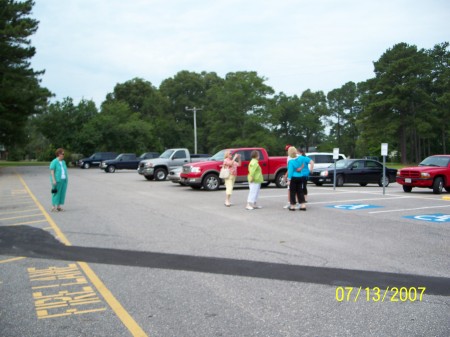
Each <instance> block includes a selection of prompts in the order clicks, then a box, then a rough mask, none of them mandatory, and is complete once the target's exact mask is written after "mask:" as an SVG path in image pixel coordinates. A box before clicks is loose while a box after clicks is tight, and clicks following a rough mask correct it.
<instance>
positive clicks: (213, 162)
mask: <svg viewBox="0 0 450 337" xmlns="http://www.w3.org/2000/svg"><path fill="white" fill-rule="evenodd" d="M229 150H230V151H231V153H232V154H235V153H236V152H237V153H238V154H240V156H241V162H242V165H241V166H240V167H238V169H237V177H236V182H246V181H247V174H248V164H249V162H250V160H251V153H252V151H253V150H257V151H259V165H260V166H261V169H262V174H263V176H264V181H265V185H268V184H270V183H271V182H274V183H275V184H276V185H277V187H286V182H285V181H284V179H283V176H284V174H285V173H286V169H287V168H286V165H287V164H286V162H287V157H269V155H268V154H267V151H266V150H265V149H263V148H260V147H259V148H258V147H245V148H242V147H241V148H234V149H229ZM225 151H226V149H224V150H221V151H219V152H217V153H216V154H215V155H214V156H212V157H211V158H209V160H208V161H203V162H197V163H190V164H185V165H183V171H182V172H181V174H180V179H181V180H180V183H181V184H182V185H188V186H191V187H192V188H193V189H201V188H202V187H203V188H204V189H205V190H207V191H214V190H218V189H219V187H220V185H221V184H223V180H222V179H220V178H219V172H220V168H221V167H222V164H223V159H224V155H225Z"/></svg>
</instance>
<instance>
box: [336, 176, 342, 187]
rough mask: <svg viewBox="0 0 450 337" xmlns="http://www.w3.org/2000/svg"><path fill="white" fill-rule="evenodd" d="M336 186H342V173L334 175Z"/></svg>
mask: <svg viewBox="0 0 450 337" xmlns="http://www.w3.org/2000/svg"><path fill="white" fill-rule="evenodd" d="M336 186H344V176H343V175H342V174H338V176H337V177H336Z"/></svg>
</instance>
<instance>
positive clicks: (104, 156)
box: [78, 152, 117, 169]
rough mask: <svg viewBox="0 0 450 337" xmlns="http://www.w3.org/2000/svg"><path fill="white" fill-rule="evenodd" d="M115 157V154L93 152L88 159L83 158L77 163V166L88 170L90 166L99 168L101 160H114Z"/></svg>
mask: <svg viewBox="0 0 450 337" xmlns="http://www.w3.org/2000/svg"><path fill="white" fill-rule="evenodd" d="M116 157H117V153H116V152H95V153H94V154H93V155H92V156H90V157H88V158H83V159H80V160H79V161H78V166H79V167H81V168H85V169H88V168H89V167H91V166H99V165H100V163H101V162H102V161H103V160H108V159H114V158H116Z"/></svg>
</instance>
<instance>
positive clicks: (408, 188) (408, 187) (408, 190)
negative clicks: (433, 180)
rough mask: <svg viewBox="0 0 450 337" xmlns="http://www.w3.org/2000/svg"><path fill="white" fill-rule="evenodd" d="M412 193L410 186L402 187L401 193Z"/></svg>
mask: <svg viewBox="0 0 450 337" xmlns="http://www.w3.org/2000/svg"><path fill="white" fill-rule="evenodd" d="M411 191H412V186H406V185H403V192H406V193H409V192H411Z"/></svg>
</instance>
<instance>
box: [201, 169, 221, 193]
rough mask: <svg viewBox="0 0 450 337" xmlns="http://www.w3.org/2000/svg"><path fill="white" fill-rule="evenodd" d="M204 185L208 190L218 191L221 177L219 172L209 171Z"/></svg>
mask: <svg viewBox="0 0 450 337" xmlns="http://www.w3.org/2000/svg"><path fill="white" fill-rule="evenodd" d="M202 186H203V188H204V189H205V190H206V191H217V190H218V189H219V187H220V178H219V176H218V175H217V174H214V173H209V174H207V175H206V177H205V178H203V182H202Z"/></svg>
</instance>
